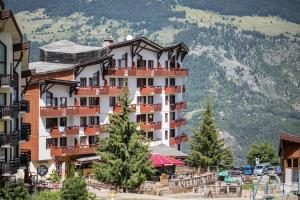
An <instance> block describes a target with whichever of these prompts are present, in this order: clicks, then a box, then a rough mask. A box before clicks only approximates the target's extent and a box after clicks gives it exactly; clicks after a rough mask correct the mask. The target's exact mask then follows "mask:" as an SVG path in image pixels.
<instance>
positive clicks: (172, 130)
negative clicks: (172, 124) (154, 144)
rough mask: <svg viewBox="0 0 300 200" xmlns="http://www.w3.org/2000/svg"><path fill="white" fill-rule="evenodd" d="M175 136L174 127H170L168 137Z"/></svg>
mask: <svg viewBox="0 0 300 200" xmlns="http://www.w3.org/2000/svg"><path fill="white" fill-rule="evenodd" d="M171 137H175V129H170V138H171Z"/></svg>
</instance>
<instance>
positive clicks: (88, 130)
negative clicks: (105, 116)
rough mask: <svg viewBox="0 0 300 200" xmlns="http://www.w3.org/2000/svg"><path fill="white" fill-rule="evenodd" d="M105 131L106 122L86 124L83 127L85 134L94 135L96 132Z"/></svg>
mask: <svg viewBox="0 0 300 200" xmlns="http://www.w3.org/2000/svg"><path fill="white" fill-rule="evenodd" d="M104 132H107V124H104V125H88V126H86V127H84V134H85V135H95V134H97V133H104Z"/></svg>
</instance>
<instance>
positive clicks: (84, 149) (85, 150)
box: [50, 144, 98, 157]
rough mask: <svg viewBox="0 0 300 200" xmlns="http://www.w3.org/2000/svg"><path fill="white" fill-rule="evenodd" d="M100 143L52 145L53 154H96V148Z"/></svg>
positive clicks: (51, 152)
mask: <svg viewBox="0 0 300 200" xmlns="http://www.w3.org/2000/svg"><path fill="white" fill-rule="evenodd" d="M97 146H98V145H96V144H92V145H81V146H68V147H51V148H50V154H51V156H55V157H56V156H70V155H80V154H94V153H95V148H96V147H97Z"/></svg>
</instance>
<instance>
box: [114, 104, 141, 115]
mask: <svg viewBox="0 0 300 200" xmlns="http://www.w3.org/2000/svg"><path fill="white" fill-rule="evenodd" d="M130 107H131V112H135V111H136V105H135V104H132V105H130ZM113 112H114V113H121V112H122V107H121V106H119V105H116V106H114V107H113Z"/></svg>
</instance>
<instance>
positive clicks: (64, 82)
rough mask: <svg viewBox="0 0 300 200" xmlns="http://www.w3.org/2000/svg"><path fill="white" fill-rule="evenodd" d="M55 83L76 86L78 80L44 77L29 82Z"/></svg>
mask: <svg viewBox="0 0 300 200" xmlns="http://www.w3.org/2000/svg"><path fill="white" fill-rule="evenodd" d="M36 83H39V84H55V85H64V86H77V84H78V82H76V81H68V80H61V79H45V80H34V81H31V82H30V84H36Z"/></svg>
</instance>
